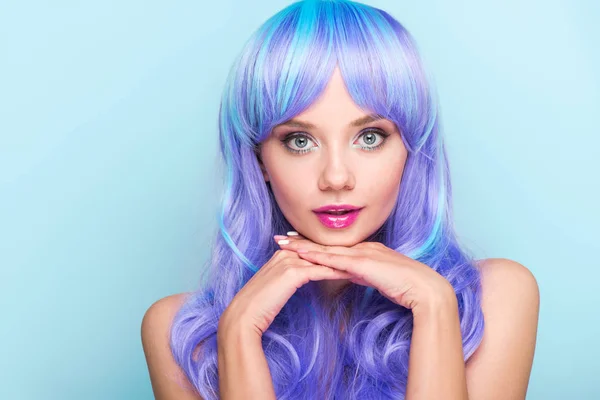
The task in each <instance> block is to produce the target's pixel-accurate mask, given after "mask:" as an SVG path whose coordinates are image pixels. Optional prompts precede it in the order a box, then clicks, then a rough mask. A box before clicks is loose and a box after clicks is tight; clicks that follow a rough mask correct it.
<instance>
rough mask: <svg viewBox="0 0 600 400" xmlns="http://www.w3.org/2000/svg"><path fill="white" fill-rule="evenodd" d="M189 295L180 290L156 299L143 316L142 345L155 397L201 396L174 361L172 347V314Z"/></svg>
mask: <svg viewBox="0 0 600 400" xmlns="http://www.w3.org/2000/svg"><path fill="white" fill-rule="evenodd" d="M189 295H190V293H179V294H174V295H171V296H166V297H163V298H162V299H160V300H157V301H155V302H154V303H153V304H152V305H151V306H150V307H149V308H148V310H146V312H145V314H144V317H143V319H142V326H141V336H142V347H143V349H144V355H145V356H146V363H147V364H148V372H149V374H150V381H151V383H152V390H153V391H154V397H155V399H156V400H171V399H181V400H201V397H200V396H199V395H198V394H197V392H196V391H195V390H194V388H193V386H192V385H191V384H190V382H189V380H188V379H187V377H186V376H185V374H184V372H183V371H182V370H181V368H180V367H179V366H178V365H177V363H176V362H175V359H174V358H173V355H172V354H171V347H170V331H171V324H172V322H173V318H174V317H175V314H176V313H177V311H178V310H179V309H180V308H181V306H182V305H183V303H184V302H185V300H186V299H187V297H188V296H189Z"/></svg>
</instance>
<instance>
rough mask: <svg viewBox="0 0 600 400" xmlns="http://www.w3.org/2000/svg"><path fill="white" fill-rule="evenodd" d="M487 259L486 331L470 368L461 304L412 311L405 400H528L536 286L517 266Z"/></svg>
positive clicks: (440, 304) (484, 278) (484, 273)
mask: <svg viewBox="0 0 600 400" xmlns="http://www.w3.org/2000/svg"><path fill="white" fill-rule="evenodd" d="M486 261H487V262H486V263H484V264H482V265H481V273H482V288H483V290H482V291H483V297H482V310H483V313H484V317H485V333H484V337H483V340H482V343H481V345H480V346H479V348H478V349H477V351H476V352H475V353H474V354H473V355H472V356H471V358H470V359H469V361H468V362H467V365H466V366H465V365H464V362H463V349H462V338H461V334H460V325H459V319H458V308H457V302H456V301H454V302H453V301H451V300H448V297H446V299H447V301H445V302H438V303H437V305H436V304H435V303H434V304H432V305H430V306H428V307H424V308H422V309H419V310H413V313H414V315H413V317H414V319H413V322H414V323H413V339H412V342H411V349H410V359H409V375H408V376H409V378H408V387H407V396H406V399H407V400H421V399H437V398H444V399H463V400H464V399H470V400H480V399H485V400H523V399H525V395H526V393H527V386H528V382H529V375H530V372H531V367H532V363H533V355H534V350H535V339H536V335H537V323H538V313H539V289H538V285H537V282H536V280H535V278H534V276H533V275H532V274H531V272H530V271H529V270H528V269H527V268H525V267H524V266H522V265H521V264H519V263H517V262H514V261H511V260H508V259H490V260H486ZM454 298H455V297H454ZM465 390H467V391H468V396H467V392H466V391H465Z"/></svg>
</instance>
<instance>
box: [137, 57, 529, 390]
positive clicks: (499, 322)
mask: <svg viewBox="0 0 600 400" xmlns="http://www.w3.org/2000/svg"><path fill="white" fill-rule="evenodd" d="M368 116H369V114H368V113H366V112H365V111H364V110H361V109H360V108H358V107H357V106H356V104H355V103H354V102H353V101H352V99H351V97H350V96H349V93H348V92H347V90H346V87H345V85H344V83H343V80H342V78H341V75H340V74H339V70H337V69H336V71H335V72H334V75H333V76H332V79H331V81H330V82H329V84H328V86H327V88H326V89H325V91H324V93H323V94H322V95H321V97H320V98H319V99H318V100H317V101H316V102H315V103H314V104H312V105H311V107H309V108H308V109H307V110H305V111H304V112H303V113H301V114H300V115H298V116H296V118H294V120H295V121H296V122H294V123H290V124H287V125H281V126H279V127H276V128H275V129H274V130H273V132H272V134H271V136H270V137H269V138H268V139H267V140H266V141H265V142H263V143H262V145H261V147H260V149H259V154H258V157H259V164H260V166H261V168H262V170H263V174H264V177H265V181H269V182H270V184H271V187H272V189H273V193H274V195H275V198H276V201H277V203H278V205H279V207H280V208H281V210H282V212H283V214H284V215H285V217H286V218H287V219H288V221H289V222H290V223H291V224H292V226H294V228H295V229H296V230H297V231H298V232H299V233H300V235H298V236H290V237H289V238H288V240H290V242H291V243H290V244H291V245H292V247H288V248H287V249H285V248H283V247H285V246H282V250H280V251H278V252H277V253H276V254H275V255H274V256H273V257H272V258H271V260H270V261H269V262H268V263H267V264H265V266H263V268H261V269H260V270H259V272H257V274H255V276H254V277H253V278H252V279H251V280H250V281H248V282H247V284H246V285H245V286H244V287H243V288H242V289H241V290H240V291H239V292H238V294H237V295H236V296H235V297H234V300H233V301H232V303H231V305H230V307H228V309H227V310H226V312H225V313H224V315H223V316H222V318H221V320H220V322H219V330H218V337H219V343H220V345H219V379H220V386H221V390H222V392H221V398H223V399H241V398H244V399H252V398H257V399H258V398H260V399H274V398H275V397H274V393H273V392H272V383H271V379H270V374H269V371H268V367H267V366H266V360H265V358H264V353H263V351H262V347H261V345H260V335H261V333H262V332H264V330H265V329H266V327H268V325H269V324H270V323H271V322H272V319H273V318H274V316H275V315H276V313H277V312H278V310H280V309H281V307H282V306H283V305H284V304H285V302H286V301H287V299H289V297H290V296H291V294H293V291H294V287H299V286H301V285H302V284H305V283H306V282H308V281H310V280H315V281H318V283H319V285H320V286H321V287H322V289H323V290H324V291H326V293H333V292H336V291H338V290H339V289H340V288H342V287H343V286H345V285H348V284H353V283H356V284H367V285H374V286H376V285H375V281H370V282H367V281H368V278H369V277H368V276H366V275H365V274H364V273H362V276H356V271H357V270H356V269H355V267H352V268H354V269H352V270H353V271H354V272H355V274H351V273H350V272H348V271H350V269H348V266H346V267H345V268H346V269H345V270H344V269H343V268H342V267H341V266H340V265H337V264H335V263H332V264H331V265H328V266H325V265H321V264H319V263H317V262H316V259H314V258H313V259H312V261H311V259H309V258H307V257H303V254H302V253H297V250H298V249H299V247H296V248H294V242H295V245H296V246H299V245H300V244H301V245H302V247H303V248H308V247H310V246H318V248H319V251H323V253H326V252H327V251H332V250H331V249H338V252H339V248H340V247H344V248H352V247H354V246H360V245H361V243H362V242H363V241H364V240H365V239H366V238H368V237H369V236H370V235H371V234H372V233H373V232H375V231H376V230H377V229H378V228H379V227H380V226H381V225H382V224H383V222H384V221H385V219H386V218H387V216H388V215H389V213H390V212H391V210H392V208H393V205H394V202H395V199H396V198H397V196H398V191H399V190H400V183H401V178H402V172H403V168H404V164H405V162H406V157H407V153H406V148H405V146H404V143H403V141H402V137H401V132H399V131H398V129H397V127H396V126H395V124H393V123H392V122H391V121H388V120H377V121H371V122H366V123H364V124H360V125H358V124H356V126H354V125H353V122H356V121H358V120H361V119H362V120H363V122H365V121H366V118H367V117H368ZM298 121H299V122H298ZM308 124H310V125H311V126H308ZM298 134H300V135H298ZM286 135H295V136H294V137H291V139H289V138H290V137H289V136H288V140H287V141H286V142H282V140H283V139H284V138H285V137H286ZM385 136H387V137H385ZM384 137H385V139H384ZM382 142H385V143H384V145H383V146H381V147H380V148H378V149H377V150H367V149H366V148H370V147H375V146H377V145H378V144H380V143H382ZM307 149H310V150H309V151H306V152H304V153H301V154H296V153H293V152H292V151H290V150H298V151H301V150H307ZM332 203H334V204H335V203H349V204H354V205H357V206H362V207H365V208H364V209H363V210H362V212H361V215H359V217H358V219H357V220H356V221H355V223H354V224H353V225H351V226H350V227H348V228H345V229H341V230H333V229H329V228H326V227H324V226H323V225H321V223H320V222H319V221H318V219H317V218H316V216H315V215H314V214H313V213H312V211H311V210H312V209H314V208H316V207H319V206H322V205H326V204H332ZM281 234H283V235H285V232H282V233H281ZM315 249H316V248H315V247H312V248H310V249H309V250H315ZM313 255H314V254H313ZM313 261H315V262H313ZM319 262H321V263H322V262H325V261H323V260H322V259H321V261H319ZM477 265H478V268H479V269H480V271H481V274H482V292H483V296H482V309H483V313H484V316H485V323H486V325H485V333H484V337H483V341H482V343H481V345H480V346H479V348H478V349H477V351H476V352H475V353H474V355H473V356H472V357H471V358H470V359H469V361H468V362H467V363H466V364H464V363H463V362H462V360H460V363H458V364H457V362H458V361H457V360H458V356H459V355H458V349H459V346H460V336H457V331H458V318H457V315H456V304H454V303H452V302H438V301H428V300H429V299H430V298H428V297H425V296H423V295H421V296H419V300H421V303H422V304H429V305H434V306H432V307H422V308H421V309H422V310H426V311H427V312H423V313H420V314H419V321H424V322H422V323H416V324H415V327H414V330H413V341H412V343H411V359H410V365H409V389H408V390H407V400H420V399H425V398H430V397H427V396H429V395H430V394H431V393H436V392H435V390H443V389H445V390H451V391H452V393H451V394H450V393H448V394H447V395H444V396H443V398H457V399H458V398H460V399H467V398H468V399H471V400H484V399H485V400H488V399H489V400H495V399H498V400H500V399H502V400H521V399H524V398H525V394H526V392H527V386H528V382H529V376H530V372H531V368H532V363H533V356H534V351H535V343H536V336H537V326H538V315H539V304H540V299H539V288H538V285H537V282H536V279H535V277H534V276H533V275H532V274H531V272H530V271H529V270H528V269H527V268H526V267H524V266H523V265H521V264H519V263H517V262H515V261H511V260H509V259H504V258H493V259H486V260H480V261H479V262H478V264H477ZM363 272H364V271H363ZM372 273H373V272H368V275H370V274H372ZM344 274H350V275H353V276H350V275H344ZM428 277H429V278H431V279H432V280H433V281H434V282H436V284H437V283H439V282H441V281H439V280H438V278H437V277H435V276H433V275H428ZM365 278H367V279H365ZM444 293H448V292H444ZM448 294H449V293H448ZM186 295H187V294H186V293H182V294H178V295H173V296H168V297H165V298H163V299H161V300H158V301H157V302H155V303H154V304H152V306H150V308H149V309H148V310H147V312H146V314H145V315H144V318H143V321H142V328H141V335H142V344H143V348H144V352H145V355H146V360H147V363H148V368H149V373H150V379H151V382H152V387H153V390H154V394H155V398H156V399H158V400H171V399H179V400H190V399H196V400H197V399H201V397H200V396H198V394H195V393H194V392H193V390H192V389H191V387H190V386H191V385H190V384H189V382H187V381H186V378H185V376H184V375H183V373H182V371H181V369H180V368H179V367H178V366H177V365H176V363H175V362H174V360H173V357H172V355H171V351H170V348H169V340H168V339H169V329H170V325H171V323H172V320H173V317H174V315H175V313H176V311H177V310H178V308H179V307H180V306H181V305H182V303H183V301H184V300H185V296H186ZM433 298H434V296H433V295H432V296H431V299H433ZM440 298H443V299H448V298H451V296H442V297H440ZM250 299H252V302H250ZM248 304H254V306H253V307H251V308H250V307H248ZM241 305H244V307H241ZM413 313H414V310H413ZM440 330H443V331H445V332H450V333H449V334H445V335H439V332H440ZM458 334H459V335H460V332H459V331H458ZM240 345H241V346H240ZM431 360H435V363H433V362H431ZM457 365H458V367H456V366H457ZM459 367H460V368H459ZM461 368H463V369H462V370H461ZM450 370H451V371H454V372H455V374H454V375H449V371H450ZM259 378H260V379H259ZM432 381H434V382H441V383H440V385H439V387H436V386H434V385H431V382H432ZM180 382H186V383H187V386H188V388H189V389H188V390H185V389H182V388H181V387H180V384H179V383H180ZM428 382H429V384H428ZM240 388H245V389H244V391H243V392H237V390H239V389H240ZM411 388H413V389H411ZM465 388H466V391H465V390H463V389H465ZM467 393H468V396H467Z"/></svg>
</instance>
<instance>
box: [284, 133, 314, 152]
mask: <svg viewBox="0 0 600 400" xmlns="http://www.w3.org/2000/svg"><path fill="white" fill-rule="evenodd" d="M309 142H312V139H310V138H309V137H308V136H306V135H305V134H302V133H293V134H290V135H286V136H285V137H284V138H283V139H281V144H282V145H283V147H284V148H285V149H286V150H288V151H290V152H292V153H296V154H302V153H306V152H309V151H312V150H313V149H315V148H316V147H308V143H309Z"/></svg>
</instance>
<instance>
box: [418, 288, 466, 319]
mask: <svg viewBox="0 0 600 400" xmlns="http://www.w3.org/2000/svg"><path fill="white" fill-rule="evenodd" d="M457 312H458V299H457V298H456V293H455V292H454V288H453V287H452V286H451V285H450V284H448V285H447V287H446V288H444V289H442V290H438V291H436V292H435V294H431V295H430V296H427V298H426V299H425V300H423V301H420V302H419V303H418V304H417V305H416V306H415V307H413V309H412V313H413V319H419V320H421V319H429V318H435V317H436V316H439V315H447V314H448V313H457Z"/></svg>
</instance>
